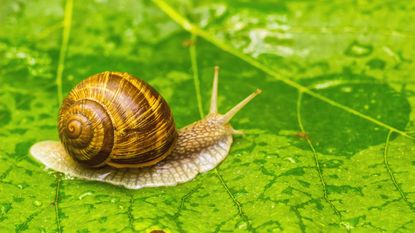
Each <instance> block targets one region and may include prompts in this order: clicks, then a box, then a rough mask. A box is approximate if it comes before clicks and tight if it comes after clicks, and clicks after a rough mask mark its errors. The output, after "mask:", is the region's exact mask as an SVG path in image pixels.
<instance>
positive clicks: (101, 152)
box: [58, 72, 177, 168]
mask: <svg viewBox="0 0 415 233" xmlns="http://www.w3.org/2000/svg"><path fill="white" fill-rule="evenodd" d="M58 129H59V137H60V139H61V142H62V143H63V145H64V147H65V149H66V151H67V152H68V154H69V155H71V156H72V158H73V159H74V160H76V161H77V162H79V163H80V164H82V165H84V166H87V167H100V166H103V165H109V166H112V167H117V168H123V167H144V166H150V165H153V164H156V163H157V162H159V161H160V160H162V159H164V158H165V157H166V156H168V155H170V154H171V152H172V150H173V148H174V146H175V144H176V142H177V132H176V127H175V124H174V120H173V116H172V114H171V111H170V108H169V106H168V105H167V103H166V101H165V100H164V99H163V97H162V96H161V95H160V94H159V93H157V91H155V90H154V89H153V88H152V87H151V86H150V85H148V84H147V83H145V82H144V81H142V80H140V79H137V78H135V77H133V76H131V75H129V74H127V73H119V72H104V73H99V74H96V75H93V76H91V77H89V78H87V79H86V80H84V81H82V82H81V83H80V84H78V85H77V86H76V87H75V88H74V89H72V91H71V92H70V93H69V95H68V96H67V97H66V98H65V100H64V102H63V105H62V107H61V109H60V112H59V121H58Z"/></svg>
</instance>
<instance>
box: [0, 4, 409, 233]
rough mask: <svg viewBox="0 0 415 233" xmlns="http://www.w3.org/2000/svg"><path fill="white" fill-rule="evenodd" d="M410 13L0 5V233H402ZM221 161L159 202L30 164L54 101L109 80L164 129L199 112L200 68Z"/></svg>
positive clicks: (49, 127) (52, 121)
mask: <svg viewBox="0 0 415 233" xmlns="http://www.w3.org/2000/svg"><path fill="white" fill-rule="evenodd" d="M414 9H415V4H414V3H410V2H408V1H377V2H373V1H358V2H356V1H349V2H348V1H318V2H316V1H278V2H274V1H255V2H246V1H194V2H188V1H169V2H164V1H162V0H157V1H155V2H153V3H151V2H147V1H137V0H134V1H133V0H128V1H122V2H112V1H109V2H107V1H94V2H92V1H74V2H73V1H72V0H66V1H63V2H60V1H50V0H42V1H36V2H35V1H17V2H16V1H7V0H6V1H5V2H3V3H2V4H1V6H0V57H1V59H0V128H1V130H0V139H1V144H0V232H151V231H153V230H162V231H164V232H226V231H228V232H229V231H230V232H232V231H236V232H280V231H285V232H348V231H352V232H413V231H414V230H415V220H414V219H415V205H414V202H415V186H414V185H413V183H414V177H415V159H414V156H413V154H414V148H415V136H414V134H413V132H414V131H413V130H414V124H413V122H414V121H413V120H414V114H413V113H412V105H413V104H415V98H414V97H415V85H414V84H415V82H414V80H413V75H412V74H413V73H414V70H415V63H414V60H413V57H414V55H415V54H414V51H415V43H414V40H413V32H414V31H415V26H414V24H413V22H414V20H415V12H414ZM214 65H219V66H220V67H221V75H220V85H219V93H220V96H219V109H220V110H221V111H222V112H223V111H225V110H227V109H229V108H230V107H231V106H233V105H234V104H235V103H237V102H238V101H239V100H240V99H242V98H244V97H245V96H246V95H247V94H249V93H251V92H252V91H253V90H255V89H256V88H260V89H262V90H263V94H261V95H260V96H259V97H258V98H257V99H256V100H255V101H254V102H253V103H251V104H250V105H249V106H247V107H246V109H244V110H243V111H242V112H241V113H238V115H237V116H236V117H235V119H234V120H233V121H232V125H233V126H234V127H235V128H237V129H243V130H245V131H246V132H247V133H246V135H245V136H238V137H235V142H234V144H233V146H232V149H231V152H230V155H229V156H228V158H227V159H226V160H225V161H224V162H223V163H222V164H221V165H220V166H219V167H218V168H217V169H215V170H213V171H211V172H207V173H204V174H201V175H199V176H198V177H197V178H196V179H195V180H193V181H192V182H188V183H185V184H181V185H178V186H175V187H164V188H146V189H141V190H127V189H125V188H122V187H116V186H112V185H109V184H104V183H99V182H90V181H84V180H78V179H73V178H69V177H64V176H62V175H61V174H58V173H55V172H53V171H47V170H45V169H44V167H43V166H42V165H41V164H39V163H38V162H36V161H35V160H34V159H32V158H31V157H30V155H29V153H28V150H29V148H30V146H31V145H32V144H34V143H35V142H37V141H41V140H47V139H53V140H57V139H58V135H57V130H56V118H57V112H58V109H59V98H60V97H59V96H60V95H62V96H65V95H66V94H67V93H68V92H69V90H70V89H71V88H73V87H74V86H75V85H76V84H77V83H78V82H80V81H81V80H82V79H84V78H86V77H88V76H89V75H92V74H94V73H98V72H101V71H106V70H111V71H125V72H129V73H132V74H134V75H137V76H139V77H141V78H142V79H144V80H146V81H148V82H149V83H150V84H152V85H153V86H154V87H155V88H156V89H157V90H159V92H160V93H161V94H162V95H163V96H164V97H165V98H166V100H167V101H168V103H169V105H170V106H171V108H172V111H173V113H174V115H175V119H176V123H177V125H178V127H183V126H185V125H186V124H189V123H191V122H193V121H195V120H197V119H199V118H200V117H201V115H203V113H206V112H207V110H208V109H207V108H208V100H209V94H210V89H211V80H212V75H213V66H214Z"/></svg>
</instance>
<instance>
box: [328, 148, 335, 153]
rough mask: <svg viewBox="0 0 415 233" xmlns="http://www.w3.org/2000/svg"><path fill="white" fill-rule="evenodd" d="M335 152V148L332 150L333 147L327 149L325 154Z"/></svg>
mask: <svg viewBox="0 0 415 233" xmlns="http://www.w3.org/2000/svg"><path fill="white" fill-rule="evenodd" d="M335 151H336V148H334V147H329V148H327V152H329V153H333V152H335Z"/></svg>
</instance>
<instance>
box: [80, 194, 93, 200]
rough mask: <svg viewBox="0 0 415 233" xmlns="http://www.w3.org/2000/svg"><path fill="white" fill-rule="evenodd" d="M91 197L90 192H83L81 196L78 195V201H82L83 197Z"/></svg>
mask: <svg viewBox="0 0 415 233" xmlns="http://www.w3.org/2000/svg"><path fill="white" fill-rule="evenodd" d="M92 195H94V194H93V193H92V192H85V193H82V194H81V195H79V200H82V199H84V198H85V197H87V196H92Z"/></svg>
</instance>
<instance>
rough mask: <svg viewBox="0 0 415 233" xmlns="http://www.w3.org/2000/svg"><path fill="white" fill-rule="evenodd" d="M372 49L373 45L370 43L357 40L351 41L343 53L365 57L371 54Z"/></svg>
mask: <svg viewBox="0 0 415 233" xmlns="http://www.w3.org/2000/svg"><path fill="white" fill-rule="evenodd" d="M372 51H373V47H372V46H371V45H365V44H362V43H359V42H357V41H353V43H351V44H350V45H349V47H348V48H347V49H346V51H345V52H344V53H345V54H346V55H347V56H351V57H365V56H367V55H369V54H371V53H372Z"/></svg>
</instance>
